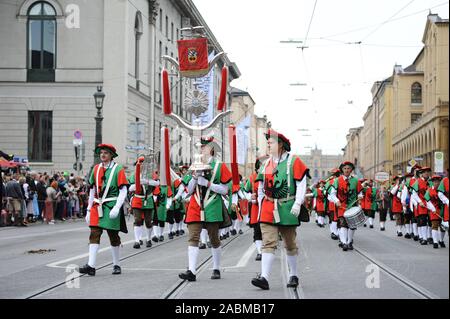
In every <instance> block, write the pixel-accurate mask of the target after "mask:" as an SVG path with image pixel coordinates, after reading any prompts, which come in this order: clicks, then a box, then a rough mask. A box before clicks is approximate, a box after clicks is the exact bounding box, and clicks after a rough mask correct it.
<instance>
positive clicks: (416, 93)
mask: <svg viewBox="0 0 450 319" xmlns="http://www.w3.org/2000/svg"><path fill="white" fill-rule="evenodd" d="M411 103H414V104H421V103H422V85H420V83H419V82H414V83H413V85H411Z"/></svg>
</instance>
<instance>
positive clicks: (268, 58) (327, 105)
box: [193, 0, 449, 154]
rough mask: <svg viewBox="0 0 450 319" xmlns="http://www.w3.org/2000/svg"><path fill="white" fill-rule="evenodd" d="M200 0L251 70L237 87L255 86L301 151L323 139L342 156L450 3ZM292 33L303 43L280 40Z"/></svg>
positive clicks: (226, 46)
mask: <svg viewBox="0 0 450 319" xmlns="http://www.w3.org/2000/svg"><path fill="white" fill-rule="evenodd" d="M193 2H194V3H195V5H196V6H197V8H198V10H199V11H200V13H201V14H202V16H203V18H204V19H205V21H206V23H207V24H208V26H209V27H210V29H211V30H212V32H213V33H214V35H215V37H216V39H217V40H218V41H219V43H220V45H221V46H222V48H223V50H224V51H225V53H226V54H227V55H228V57H229V59H230V60H231V61H232V62H235V63H236V64H237V66H238V68H239V70H240V71H241V73H242V75H241V77H240V78H239V79H236V80H233V81H232V82H231V86H234V87H237V88H240V89H243V90H246V91H247V92H249V93H250V95H251V96H252V98H253V100H254V101H255V102H256V105H255V113H256V114H257V115H258V116H263V115H267V117H268V119H269V120H270V121H271V122H272V127H273V128H274V129H275V130H278V131H279V132H281V133H283V134H284V135H286V136H287V137H288V138H289V139H290V140H291V143H292V151H293V152H294V153H297V154H308V153H309V152H310V150H311V148H314V147H315V146H316V145H317V147H318V148H319V149H322V150H323V153H324V154H342V150H341V149H342V148H343V147H344V146H345V144H346V135H347V133H348V130H349V128H352V127H358V126H362V125H363V124H364V123H363V120H362V117H363V115H364V113H365V112H366V110H367V107H368V106H370V105H371V102H372V94H371V88H372V85H373V83H374V82H375V81H381V80H383V79H385V78H387V77H389V76H391V75H392V71H393V68H394V65H395V64H399V65H402V66H403V67H404V68H405V67H407V66H409V65H410V64H412V63H413V61H414V59H415V58H416V56H417V55H418V54H419V52H420V50H421V49H422V47H423V44H422V36H423V32H424V29H425V24H426V18H427V15H428V13H429V11H431V12H432V13H437V14H439V16H440V17H441V18H445V19H448V11H449V6H448V1H442V0H440V1H439V0H396V1H392V0H339V1H337V0H278V1H269V0H227V1H218V0H193ZM289 40H294V41H302V43H280V41H289ZM300 46H304V47H305V48H303V49H302V48H298V47H300ZM294 83H300V84H302V85H298V86H293V85H291V84H294ZM296 100H297V101H296ZM300 130H301V131H300ZM305 130H308V131H305ZM308 135H310V136H308Z"/></svg>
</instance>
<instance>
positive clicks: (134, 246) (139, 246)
mask: <svg viewBox="0 0 450 319" xmlns="http://www.w3.org/2000/svg"><path fill="white" fill-rule="evenodd" d="M133 248H135V249H139V248H141V245H140V244H139V243H137V242H136V243H134V245H133Z"/></svg>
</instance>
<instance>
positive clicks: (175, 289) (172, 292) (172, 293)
mask: <svg viewBox="0 0 450 319" xmlns="http://www.w3.org/2000/svg"><path fill="white" fill-rule="evenodd" d="M250 230H251V228H248V229H246V230H245V231H244V233H243V234H242V235H241V236H243V235H245V234H246V233H247V232H249V231H250ZM241 236H233V237H232V238H231V239H230V240H228V241H227V242H226V243H225V244H223V245H222V246H221V247H222V249H223V252H224V251H225V248H226V247H227V246H228V245H230V244H231V243H232V242H233V241H235V240H236V239H238V238H240V237H241ZM211 259H212V256H211V255H210V256H208V257H207V258H205V259H204V260H203V261H202V262H201V263H200V264H199V266H198V267H197V274H196V275H197V276H198V275H199V274H200V273H202V272H203V271H205V270H206V269H207V265H208V263H209V262H210V261H211ZM188 285H189V281H188V280H186V279H183V280H182V281H181V282H177V283H176V284H174V285H173V286H172V287H170V288H169V289H168V290H167V291H166V292H164V293H163V294H162V295H161V297H160V299H176V297H177V296H178V295H179V294H180V293H181V292H182V291H183V290H184V289H185V288H186V287H187V286H188Z"/></svg>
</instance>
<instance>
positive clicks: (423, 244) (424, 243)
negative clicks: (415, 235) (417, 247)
mask: <svg viewBox="0 0 450 319" xmlns="http://www.w3.org/2000/svg"><path fill="white" fill-rule="evenodd" d="M420 244H421V245H422V246H425V245H428V242H427V241H426V240H421V241H420Z"/></svg>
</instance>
